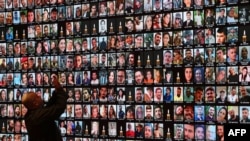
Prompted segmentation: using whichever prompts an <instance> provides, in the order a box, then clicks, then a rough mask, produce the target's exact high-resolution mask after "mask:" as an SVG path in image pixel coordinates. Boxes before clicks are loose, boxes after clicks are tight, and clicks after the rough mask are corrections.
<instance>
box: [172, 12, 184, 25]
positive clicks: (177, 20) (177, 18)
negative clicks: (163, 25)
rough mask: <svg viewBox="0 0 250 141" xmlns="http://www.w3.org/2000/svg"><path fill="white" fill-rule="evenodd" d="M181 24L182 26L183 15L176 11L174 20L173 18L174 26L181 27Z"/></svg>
mask: <svg viewBox="0 0 250 141" xmlns="http://www.w3.org/2000/svg"><path fill="white" fill-rule="evenodd" d="M181 26H182V15H181V13H175V14H174V20H173V27H174V28H181Z"/></svg>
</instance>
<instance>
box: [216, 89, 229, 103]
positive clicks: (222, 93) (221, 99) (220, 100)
mask: <svg viewBox="0 0 250 141" xmlns="http://www.w3.org/2000/svg"><path fill="white" fill-rule="evenodd" d="M226 100H227V95H226V90H225V89H224V88H222V89H221V90H220V91H219V93H218V94H217V98H216V103H225V102H226Z"/></svg>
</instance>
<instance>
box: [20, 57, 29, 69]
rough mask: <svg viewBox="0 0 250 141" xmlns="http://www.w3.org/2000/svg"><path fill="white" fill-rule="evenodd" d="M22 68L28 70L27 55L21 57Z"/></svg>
mask: <svg viewBox="0 0 250 141" xmlns="http://www.w3.org/2000/svg"><path fill="white" fill-rule="evenodd" d="M21 66H22V70H28V57H22V58H21Z"/></svg>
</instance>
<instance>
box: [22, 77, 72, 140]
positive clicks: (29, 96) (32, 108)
mask: <svg viewBox="0 0 250 141" xmlns="http://www.w3.org/2000/svg"><path fill="white" fill-rule="evenodd" d="M52 78H53V80H52V82H53V84H54V87H55V91H54V92H53V96H52V97H51V98H50V100H49V102H48V103H47V104H46V106H44V103H43V100H42V98H41V96H38V95H37V94H36V93H34V92H28V93H26V94H24V95H23V97H22V103H23V104H24V106H25V107H26V108H27V109H28V112H27V114H26V115H25V116H24V119H25V123H26V127H27V130H28V135H29V141H62V137H61V133H60V130H59V128H58V126H57V125H56V123H55V120H57V119H58V118H59V117H60V115H61V114H62V113H63V112H64V110H65V108H66V101H67V98H68V96H67V94H66V92H65V91H64V90H63V88H62V87H61V85H60V83H59V81H58V80H57V77H56V76H53V77H52Z"/></svg>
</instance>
